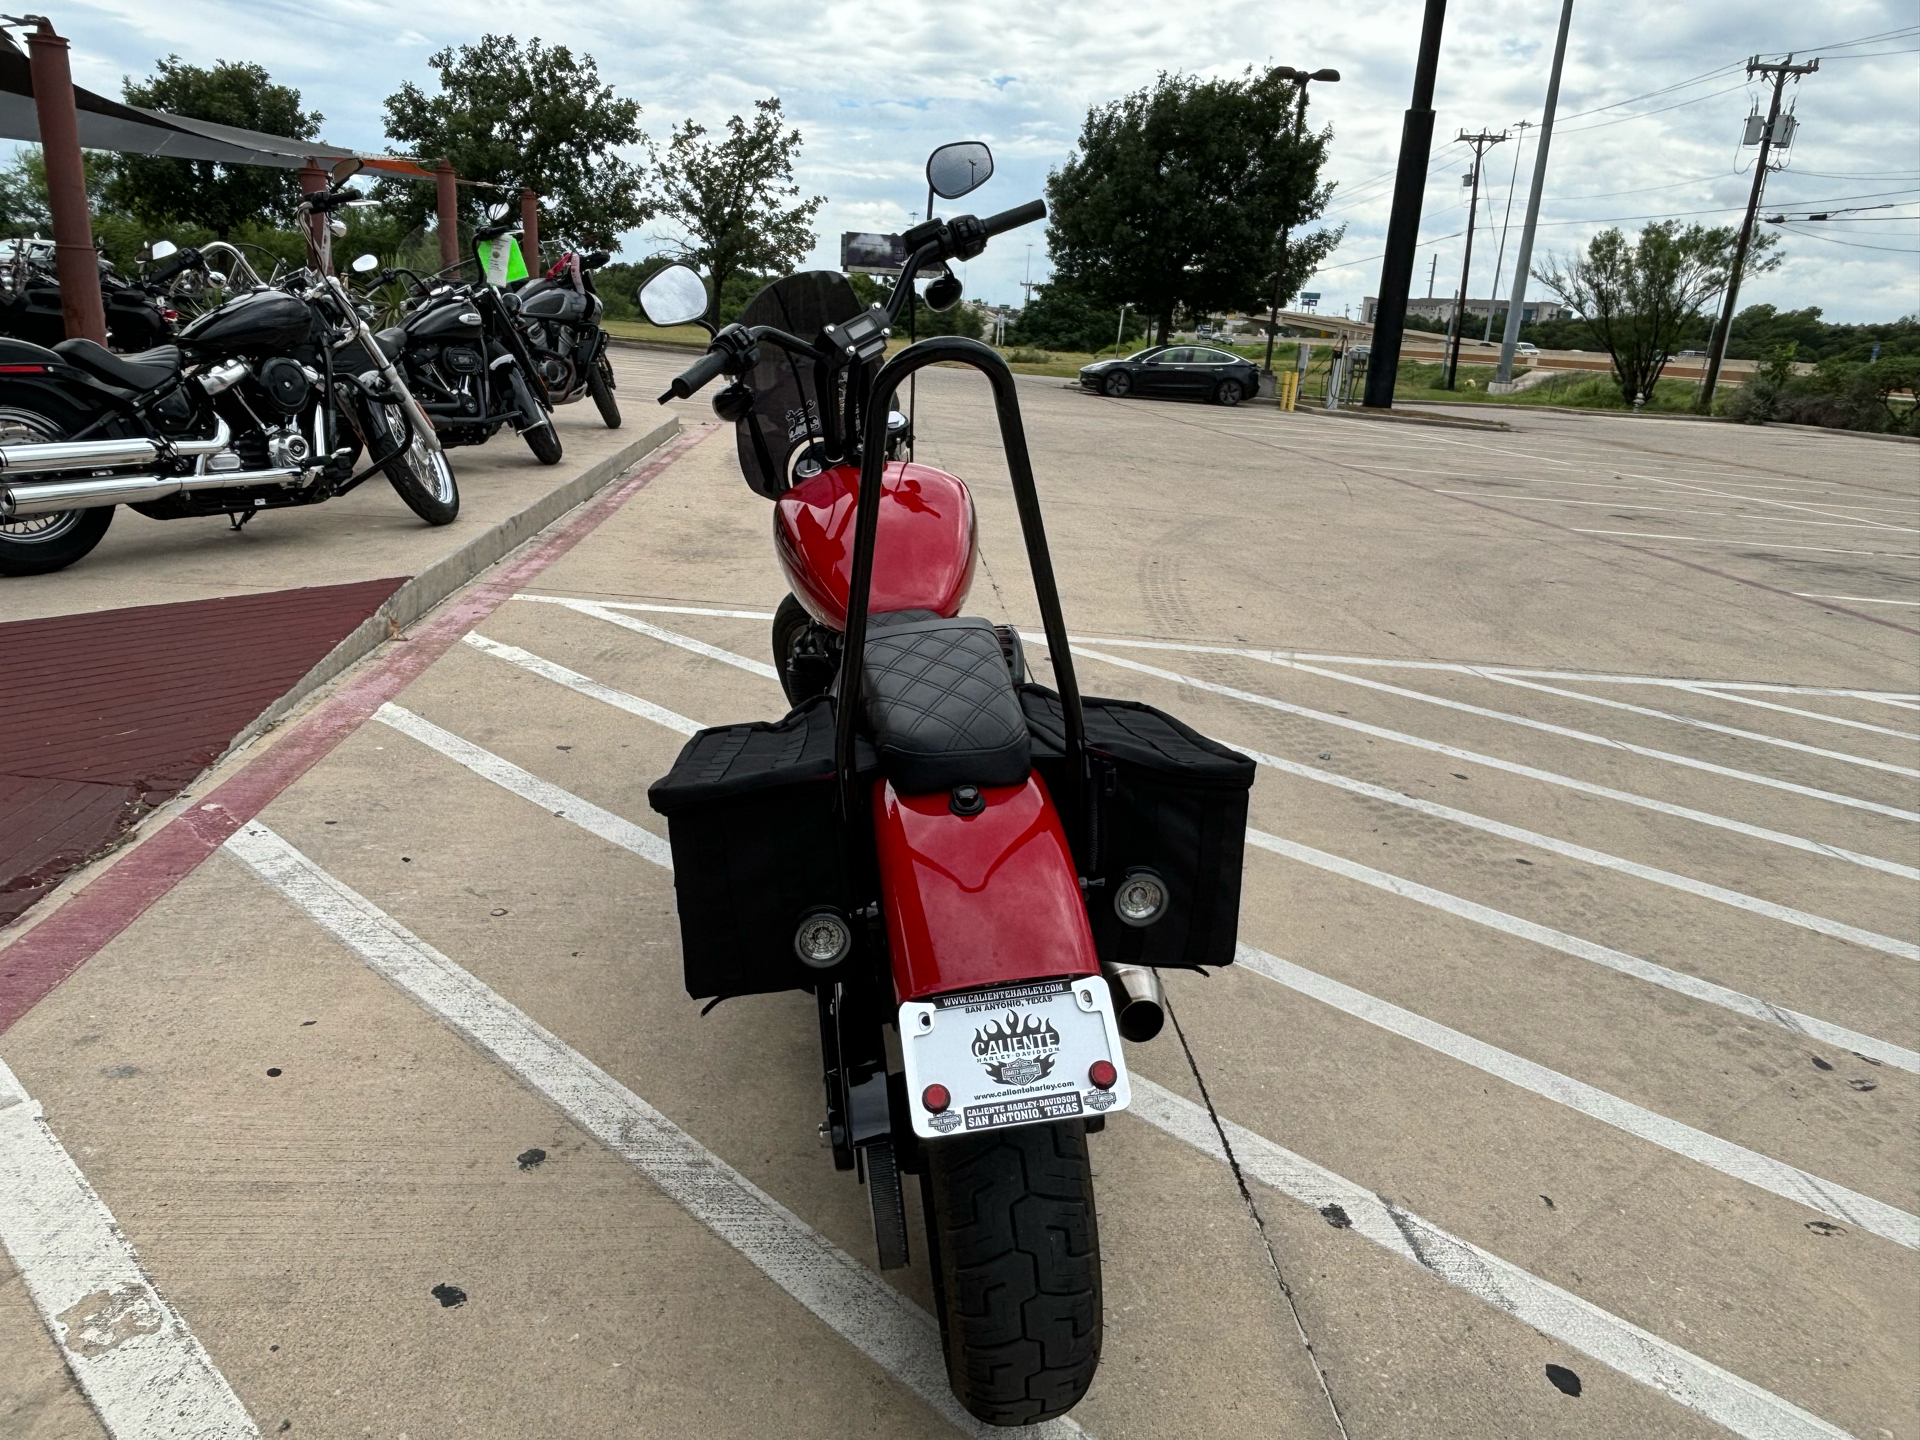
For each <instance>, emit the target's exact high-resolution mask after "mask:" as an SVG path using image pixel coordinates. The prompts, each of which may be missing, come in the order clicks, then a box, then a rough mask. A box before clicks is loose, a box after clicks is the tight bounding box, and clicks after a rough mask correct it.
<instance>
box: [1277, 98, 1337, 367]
mask: <svg viewBox="0 0 1920 1440" xmlns="http://www.w3.org/2000/svg"><path fill="white" fill-rule="evenodd" d="M1274 74H1276V75H1278V76H1279V77H1280V78H1281V79H1283V80H1291V81H1293V83H1294V85H1295V86H1296V87H1297V88H1298V91H1299V100H1298V102H1297V104H1296V105H1295V107H1294V112H1293V138H1294V140H1295V141H1296V142H1297V141H1298V140H1299V139H1300V137H1301V136H1302V135H1304V134H1306V130H1307V82H1308V81H1309V80H1318V81H1319V82H1320V83H1321V84H1323V85H1331V84H1332V83H1333V82H1334V81H1336V80H1338V79H1339V78H1340V72H1339V71H1338V70H1315V71H1313V72H1312V73H1308V72H1307V71H1305V70H1301V69H1298V68H1296V67H1295V66H1292V65H1282V66H1280V67H1278V68H1277V69H1276V70H1275V71H1274ZM1292 228H1293V227H1292V226H1290V225H1282V226H1281V227H1280V241H1279V245H1278V246H1277V247H1276V252H1275V260H1274V269H1273V303H1272V304H1271V305H1270V306H1268V307H1267V358H1266V362H1265V363H1264V364H1263V365H1262V366H1261V367H1260V369H1261V373H1263V374H1266V375H1271V374H1272V373H1273V337H1274V332H1275V331H1277V330H1278V329H1279V328H1280V301H1281V299H1282V296H1281V294H1280V287H1281V286H1282V285H1284V284H1285V283H1286V274H1287V234H1288V232H1289V231H1290V230H1291V229H1292Z"/></svg>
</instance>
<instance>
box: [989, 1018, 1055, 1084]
mask: <svg viewBox="0 0 1920 1440" xmlns="http://www.w3.org/2000/svg"><path fill="white" fill-rule="evenodd" d="M1059 1053H1060V1032H1059V1031H1058V1030H1055V1029H1054V1028H1053V1026H1052V1024H1051V1023H1050V1022H1049V1021H1048V1020H1047V1019H1046V1017H1045V1016H1043V1015H1029V1016H1028V1017H1027V1018H1026V1019H1025V1020H1022V1019H1021V1018H1020V1017H1019V1016H1018V1015H1016V1014H1015V1013H1014V1012H1013V1011H1011V1010H1009V1011H1008V1012H1007V1023H1006V1024H1005V1025H1002V1024H1001V1023H1000V1022H999V1021H997V1020H989V1021H988V1022H987V1023H986V1024H985V1025H983V1026H982V1027H981V1028H980V1029H978V1030H976V1031H974V1032H973V1058H974V1059H976V1060H978V1061H979V1062H980V1064H981V1065H982V1066H983V1067H984V1068H985V1069H986V1072H987V1074H988V1075H989V1076H990V1077H992V1079H993V1081H994V1083H996V1084H999V1085H1031V1084H1033V1082H1034V1081H1036V1080H1044V1079H1046V1078H1047V1075H1048V1073H1049V1072H1050V1071H1051V1070H1052V1069H1053V1062H1054V1058H1055V1057H1056V1056H1057V1055H1058V1054H1059Z"/></svg>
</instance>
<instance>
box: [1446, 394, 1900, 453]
mask: <svg viewBox="0 0 1920 1440" xmlns="http://www.w3.org/2000/svg"><path fill="white" fill-rule="evenodd" d="M1419 403H1421V404H1422V405H1450V406H1456V407H1458V408H1459V409H1462V410H1479V409H1490V408H1492V405H1491V402H1489V401H1484V400H1480V401H1475V400H1422V401H1421V402H1419ZM1499 408H1501V409H1503V410H1505V409H1514V410H1519V411H1522V412H1525V411H1529V410H1532V411H1538V412H1543V413H1545V414H1548V415H1597V416H1599V417H1601V418H1602V419H1614V420H1684V421H1686V422H1688V423H1689V424H1693V425H1744V424H1746V423H1747V422H1746V421H1744V420H1736V419H1734V418H1733V417H1732V416H1731V415H1676V414H1673V413H1672V412H1670V411H1665V410H1600V409H1595V408H1582V407H1576V406H1573V405H1512V406H1506V405H1503V406H1501V407H1499ZM1754 428H1755V429H1765V430H1798V431H1800V432H1802V433H1803V434H1807V435H1840V436H1846V437H1850V438H1852V439H1854V440H1891V441H1892V442H1893V443H1894V444H1896V445H1920V435H1885V434H1882V433H1880V432H1879V431H1877V430H1836V429H1834V428H1833V427H1832V426H1830V425H1791V424H1788V423H1787V422H1786V421H1783V420H1767V421H1763V422H1762V423H1761V424H1760V425H1758V426H1755V427H1754Z"/></svg>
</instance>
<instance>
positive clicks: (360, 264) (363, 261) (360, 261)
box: [353, 255, 380, 275]
mask: <svg viewBox="0 0 1920 1440" xmlns="http://www.w3.org/2000/svg"><path fill="white" fill-rule="evenodd" d="M379 268H380V257H379V256H378V255H356V256H354V257H353V270H354V273H355V274H356V275H364V274H366V273H367V272H368V271H369V270H378V269H379Z"/></svg>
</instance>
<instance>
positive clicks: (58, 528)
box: [0, 401, 113, 575]
mask: <svg viewBox="0 0 1920 1440" xmlns="http://www.w3.org/2000/svg"><path fill="white" fill-rule="evenodd" d="M37 403H40V404H44V405H46V406H47V407H48V408H49V409H51V408H52V403H53V402H51V401H38V402H37ZM70 418H72V417H66V416H62V417H58V418H56V417H55V416H53V415H48V414H41V413H39V412H38V411H36V410H30V409H27V408H25V407H24V406H19V405H6V406H0V445H6V444H12V445H34V444H40V443H43V442H45V441H48V440H60V439H63V438H65V437H66V436H67V435H68V434H70V433H71V431H70V429H69V428H68V425H67V423H65V422H66V421H67V420H68V419H70ZM55 478H59V477H57V476H56V477H55ZM112 523H113V506H111V505H101V506H97V507H96V508H94V509H91V510H62V511H60V512H59V513H58V514H55V515H21V516H18V517H16V518H14V519H11V520H0V575H46V574H50V573H52V572H53V571H55V570H64V569H65V568H66V567H67V566H69V565H71V564H73V562H74V561H76V560H79V559H81V558H82V557H84V556H85V555H86V554H87V552H88V551H90V550H92V549H93V547H94V546H96V545H98V544H99V543H100V539H101V537H102V536H103V535H105V534H106V533H107V527H108V526H109V525H111V524H112Z"/></svg>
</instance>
